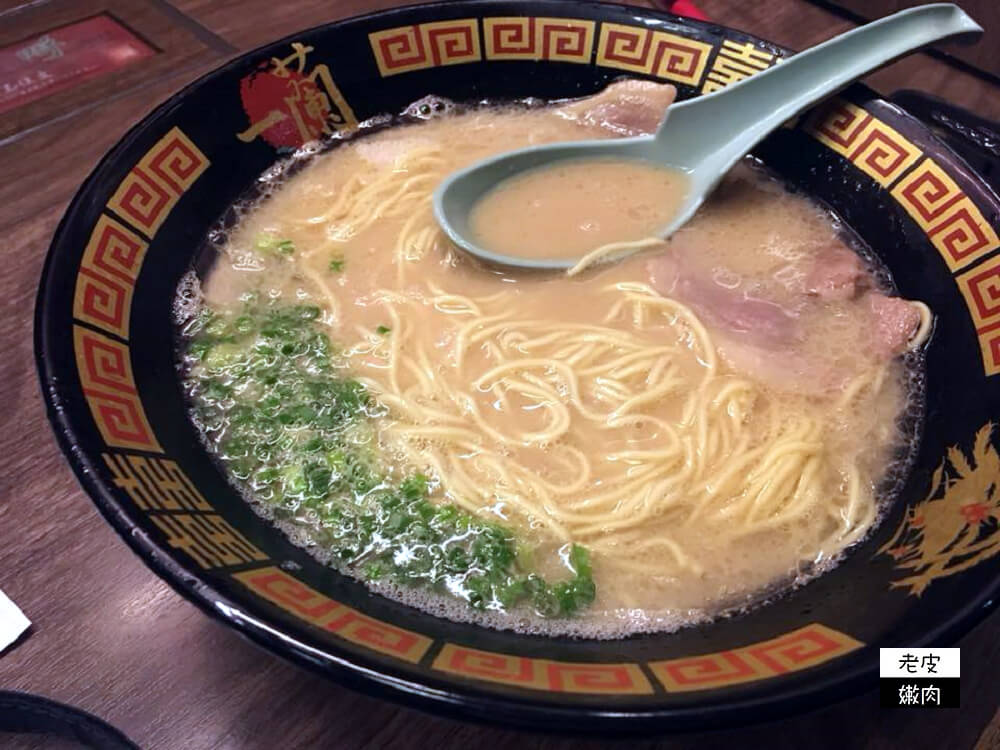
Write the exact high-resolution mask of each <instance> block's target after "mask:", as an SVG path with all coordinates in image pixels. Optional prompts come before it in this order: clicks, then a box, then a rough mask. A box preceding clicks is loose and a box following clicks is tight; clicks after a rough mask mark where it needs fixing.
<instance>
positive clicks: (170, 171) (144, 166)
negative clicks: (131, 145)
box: [108, 127, 210, 237]
mask: <svg viewBox="0 0 1000 750" xmlns="http://www.w3.org/2000/svg"><path fill="white" fill-rule="evenodd" d="M209 164H210V162H209V160H208V157H206V156H205V154H203V153H202V152H201V151H200V150H199V149H198V147H197V146H195V145H194V143H193V142H192V141H191V139H190V138H188V137H187V136H186V135H184V133H183V131H182V130H181V129H180V128H178V127H173V128H171V129H170V130H169V132H167V134H166V135H165V136H163V137H162V138H161V139H160V140H159V141H157V142H156V143H155V144H153V147H152V148H151V149H149V151H148V152H146V154H145V156H143V157H142V159H140V160H139V163H138V164H136V165H135V166H134V167H132V169H131V171H129V173H128V174H127V175H125V179H123V180H122V182H121V184H120V185H119V186H118V189H117V190H116V191H115V193H114V195H112V196H111V200H109V201H108V208H109V209H111V210H112V211H114V212H115V213H117V214H118V215H119V216H121V217H123V218H125V219H127V220H128V221H129V223H131V224H132V226H134V227H136V228H137V229H140V230H142V231H143V232H144V233H145V234H146V236H147V237H153V235H155V234H156V231H157V230H158V229H159V228H160V225H161V224H162V223H163V222H164V220H166V218H167V216H168V215H169V214H170V211H171V210H172V209H173V207H174V206H175V205H176V204H177V201H179V200H180V198H181V196H182V195H183V194H184V193H185V191H186V190H187V189H188V188H190V187H191V186H192V185H193V184H194V182H195V180H197V179H198V178H199V177H200V176H201V174H202V173H203V172H204V171H205V170H206V169H208V167H209Z"/></svg>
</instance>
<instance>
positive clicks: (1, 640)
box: [0, 591, 31, 652]
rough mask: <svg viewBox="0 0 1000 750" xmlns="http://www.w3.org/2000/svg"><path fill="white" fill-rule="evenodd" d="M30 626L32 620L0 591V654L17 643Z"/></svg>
mask: <svg viewBox="0 0 1000 750" xmlns="http://www.w3.org/2000/svg"><path fill="white" fill-rule="evenodd" d="M29 625H31V620H29V619H28V618H27V617H25V616H24V612H22V611H21V610H20V609H18V606H17V605H16V604H14V602H12V601H11V600H10V599H8V598H7V595H6V594H5V593H4V592H3V591H0V652H2V651H3V650H4V649H5V648H7V647H8V646H9V645H10V644H12V643H13V642H14V641H16V640H17V639H18V638H19V637H20V635H21V633H23V632H24V631H25V630H27V629H28V626H29Z"/></svg>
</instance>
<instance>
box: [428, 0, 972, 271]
mask: <svg viewBox="0 0 1000 750" xmlns="http://www.w3.org/2000/svg"><path fill="white" fill-rule="evenodd" d="M981 31H982V28H981V27H980V26H979V24H977V23H976V22H975V21H973V20H972V19H971V18H970V17H969V16H968V15H967V14H966V13H965V12H964V11H963V10H962V9H961V8H959V7H958V6H957V5H953V4H951V3H939V4H935V5H925V6H921V7H918V8H911V9H909V10H904V11H901V12H899V13H896V14H894V15H891V16H887V17H886V18H883V19H880V20H878V21H875V22H873V23H870V24H867V25H865V26H861V27H859V28H856V29H853V30H851V31H848V32H847V33H845V34H841V35H840V36H837V37H834V38H833V39H830V40H829V41H826V42H823V43H822V44H819V45H817V46H815V47H812V48H811V49H808V50H806V51H804V52H800V53H798V54H797V55H794V56H793V57H790V58H788V59H786V60H784V61H783V62H781V63H780V64H779V65H776V66H774V67H772V68H770V69H768V70H765V71H763V72H760V73H757V74H756V75H753V76H751V77H749V78H746V79H744V80H742V81H739V82H738V83H735V84H732V85H731V86H729V87H727V88H724V89H721V90H720V91H717V92H715V93H712V94H707V95H705V96H700V97H696V98H694V99H689V100H687V101H684V102H680V103H678V104H674V105H673V106H671V107H670V108H669V110H668V112H667V116H666V117H664V119H663V121H662V122H661V123H660V126H659V128H658V129H657V130H656V132H655V133H653V134H652V135H643V136H638V137H633V138H619V139H601V140H589V141H573V142H568V143H556V144H549V145H542V146H531V147H529V148H524V149H520V150H518V151H511V152H508V153H505V154H500V155H499V156H494V157H492V158H489V159H484V160H482V161H480V162H477V163H476V164H473V165H472V166H470V167H468V168H466V169H463V170H461V171H458V172H455V173H454V174H452V175H450V176H449V177H448V178H447V179H446V180H444V182H442V183H441V185H440V186H439V187H438V189H437V190H436V191H435V193H434V212H435V215H436V216H437V220H438V222H439V223H440V225H441V228H442V229H443V230H444V231H445V233H446V234H447V235H448V237H450V238H451V240H452V241H453V242H454V243H455V244H456V245H458V246H459V247H460V248H462V249H463V250H465V251H467V252H469V253H470V254H472V255H474V256H476V257H477V258H480V259H481V260H484V261H487V262H489V263H493V264H499V265H504V266H517V267H521V268H532V269H566V268H571V267H573V266H574V265H576V264H577V262H578V259H572V258H570V259H567V258H520V257H517V256H512V255H504V254H501V253H496V252H493V251H491V250H489V249H487V248H484V247H481V246H480V245H479V244H477V242H476V241H475V240H474V239H473V233H472V231H471V229H470V227H469V216H470V213H471V211H472V209H473V207H474V206H475V205H476V204H477V203H478V202H479V201H480V200H481V199H482V198H483V196H484V195H485V194H486V193H487V192H488V191H490V190H492V189H493V188H494V187H496V186H497V184H498V183H500V182H502V181H503V180H506V179H508V178H510V177H513V176H515V175H517V174H520V173H522V172H524V171H526V170H534V169H539V168H541V167H544V166H547V165H549V164H552V163H554V162H557V161H563V160H566V159H577V160H578V159H628V160H641V161H646V162H651V163H653V164H656V165H660V166H663V167H669V168H672V169H677V170H681V171H683V172H685V173H687V175H688V192H687V195H686V196H685V198H684V201H683V203H682V204H681V207H680V209H679V210H678V211H677V213H676V215H675V216H674V218H673V220H672V221H671V222H670V223H669V224H668V225H667V226H665V227H663V228H662V229H661V230H660V231H659V232H657V233H656V234H657V236H659V237H663V238H667V237H669V236H670V235H671V234H673V233H674V232H675V231H677V229H679V228H680V227H681V226H682V225H683V224H684V223H685V222H686V221H688V219H690V218H691V217H692V216H693V215H694V213H695V211H697V210H698V207H699V206H700V205H701V204H702V202H703V201H704V200H705V198H706V197H707V196H708V194H709V193H711V191H712V189H713V188H714V187H715V186H716V184H718V182H719V180H720V179H722V177H723V175H725V174H726V172H728V171H729V169H730V168H731V167H732V166H733V165H734V164H735V163H736V162H737V161H739V160H740V159H741V158H742V157H743V156H744V155H746V154H747V153H748V152H749V151H750V150H751V149H752V148H753V147H754V146H755V145H756V144H757V143H759V142H760V141H761V140H762V139H763V138H764V137H765V136H767V135H768V134H769V133H770V132H772V131H773V130H775V129H777V128H778V127H780V126H781V125H782V123H784V122H786V121H787V120H789V119H790V118H792V117H794V116H795V115H797V114H799V113H800V112H802V111H803V110H805V109H807V108H808V107H810V106H812V105H813V104H815V103H816V102H818V101H820V100H822V99H823V98H825V97H827V96H829V95H830V94H832V93H834V92H836V91H838V90H840V89H842V88H844V87H845V86H847V85H848V84H850V83H851V82H852V81H854V80H855V79H857V78H860V77H861V76H863V75H865V74H866V73H869V72H871V71H872V70H875V69H876V68H879V67H881V66H883V65H885V64H886V63H888V62H891V61H892V60H895V59H896V58H899V57H901V56H903V55H905V54H907V53H909V52H913V51H914V50H916V49H919V48H921V47H924V46H926V45H928V44H930V43H932V42H936V41H938V40H941V39H945V38H947V37H951V36H955V35H959V34H969V33H974V32H981ZM510 219H511V221H516V220H517V217H516V216H512V217H510Z"/></svg>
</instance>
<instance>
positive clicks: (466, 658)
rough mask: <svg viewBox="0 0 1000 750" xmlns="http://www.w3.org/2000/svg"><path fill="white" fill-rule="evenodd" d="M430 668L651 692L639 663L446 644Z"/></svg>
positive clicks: (560, 689)
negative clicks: (589, 660) (576, 659)
mask: <svg viewBox="0 0 1000 750" xmlns="http://www.w3.org/2000/svg"><path fill="white" fill-rule="evenodd" d="M433 669H436V670H438V671H440V672H448V673H449V674H456V675H459V676H461V677H468V678H472V679H475V680H484V681H486V682H498V683H501V684H504V685H513V686H515V687H523V688H531V689H533V690H549V691H552V692H556V693H590V694H595V695H622V694H626V695H641V694H649V693H652V692H653V687H652V685H650V684H649V680H648V679H646V676H645V675H644V674H643V673H642V670H641V669H640V668H639V665H638V664H609V663H600V664H592V663H579V662H563V661H552V660H549V659H532V658H529V657H526V656H513V655H510V654H499V653H496V652H493V651H480V650H479V649H474V648H467V647H465V646H457V645H455V644H453V643H446V644H445V645H444V647H443V648H442V649H441V653H439V654H438V655H437V658H435V659H434V664H433Z"/></svg>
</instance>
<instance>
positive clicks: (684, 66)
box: [597, 23, 712, 86]
mask: <svg viewBox="0 0 1000 750" xmlns="http://www.w3.org/2000/svg"><path fill="white" fill-rule="evenodd" d="M711 51H712V45H710V44H706V43H705V42H699V41H697V40H694V39H688V38H686V37H683V36H678V35H677V34H670V33H668V32H666V31H654V30H652V29H647V28H644V27H642V26H624V25H622V24H617V23H602V24H601V36H600V40H599V41H598V44H597V64H598V65H603V66H605V67H608V68H617V69H619V70H627V71H629V72H630V73H642V74H645V75H649V76H655V77H657V78H660V79H661V80H665V81H673V82H674V83H682V84H686V85H688V86H697V85H698V84H699V83H700V82H701V77H702V75H703V73H704V71H705V65H706V64H707V63H708V56H709V54H710V53H711Z"/></svg>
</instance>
